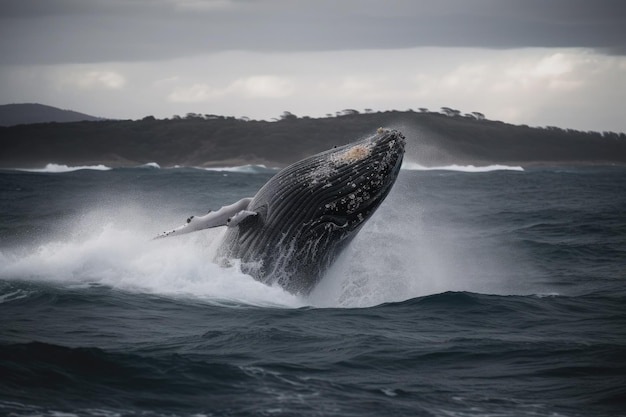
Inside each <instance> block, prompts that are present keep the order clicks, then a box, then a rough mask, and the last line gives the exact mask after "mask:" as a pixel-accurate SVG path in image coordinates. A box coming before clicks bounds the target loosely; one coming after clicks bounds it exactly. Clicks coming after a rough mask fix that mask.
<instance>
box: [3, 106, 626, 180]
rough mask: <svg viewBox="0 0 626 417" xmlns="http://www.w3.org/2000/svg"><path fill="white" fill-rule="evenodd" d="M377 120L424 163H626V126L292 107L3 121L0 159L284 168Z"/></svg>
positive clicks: (371, 127)
mask: <svg viewBox="0 0 626 417" xmlns="http://www.w3.org/2000/svg"><path fill="white" fill-rule="evenodd" d="M378 127H387V128H397V129H399V130H401V131H402V132H403V133H404V134H405V136H406V137H407V142H408V144H407V151H406V156H405V159H406V160H408V161H411V162H415V163H419V164H421V165H424V166H441V165H449V164H463V165H465V164H474V165H489V164H509V165H522V166H528V165H536V164H547V165H580V164H585V165H586V164H620V165H626V135H625V134H624V133H612V132H602V133H600V132H580V131H576V130H571V129H568V130H565V129H560V128H556V127H545V128H538V127H529V126H518V125H511V124H507V123H503V122H499V121H493V120H487V119H485V118H484V116H482V115H481V114H478V115H474V116H472V115H465V116H462V115H459V114H456V113H450V114H441V113H435V112H426V111H420V112H415V111H405V112H399V111H386V112H377V113H373V112H370V113H358V112H356V111H351V112H344V114H341V115H338V116H337V117H326V118H317V119H315V118H309V117H296V116H295V115H293V114H291V113H289V112H285V115H283V116H282V117H281V120H278V121H273V122H269V121H257V120H247V119H236V118H234V117H224V116H215V115H204V116H202V115H198V114H193V113H190V114H188V115H187V117H185V118H181V117H174V118H172V119H164V120H159V119H155V118H154V117H152V116H148V117H145V118H144V119H142V120H134V121H133V120H106V121H99V122H74V123H40V124H31V125H19V126H12V127H0V168H26V167H43V166H45V165H46V164H47V163H59V164H67V165H89V164H105V165H108V166H133V165H141V164H145V163H148V162H156V163H158V164H159V165H161V166H162V167H169V166H175V165H181V166H234V165H244V164H265V165H267V166H272V167H280V166H285V165H287V164H289V163H291V162H294V161H297V160H298V159H301V158H304V157H306V156H309V155H311V154H313V153H316V152H319V151H322V150H325V149H329V148H332V147H333V146H335V145H342V144H345V143H348V142H351V141H354V140H356V139H359V138H361V137H363V136H365V135H371V134H373V133H374V132H375V131H376V129H377V128H378Z"/></svg>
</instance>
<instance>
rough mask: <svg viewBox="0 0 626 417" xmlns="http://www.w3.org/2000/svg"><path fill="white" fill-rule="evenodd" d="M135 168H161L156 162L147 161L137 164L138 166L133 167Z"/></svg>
mask: <svg viewBox="0 0 626 417" xmlns="http://www.w3.org/2000/svg"><path fill="white" fill-rule="evenodd" d="M135 168H150V169H153V168H154V169H161V165H159V164H157V163H156V162H148V163H146V164H143V165H139V166H138V167H135Z"/></svg>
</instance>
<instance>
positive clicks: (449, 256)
mask: <svg viewBox="0 0 626 417" xmlns="http://www.w3.org/2000/svg"><path fill="white" fill-rule="evenodd" d="M406 186H414V184H406V183H403V182H402V181H400V183H399V184H396V188H394V190H392V192H391V194H390V195H389V197H388V198H387V200H386V201H385V202H384V203H383V204H382V205H381V207H380V209H379V210H378V211H377V212H376V213H375V214H374V216H373V217H372V218H371V219H370V221H369V222H368V223H367V224H366V225H365V227H364V228H363V230H361V232H360V233H359V234H358V235H357V236H356V238H355V239H354V240H353V241H352V243H351V244H350V246H349V247H348V248H347V249H346V250H345V251H344V252H343V253H342V255H341V256H340V258H339V259H338V260H337V262H336V263H335V264H334V265H333V266H332V267H331V269H330V270H329V271H328V273H327V275H326V276H325V277H324V279H323V280H322V281H321V283H320V284H319V285H318V286H317V287H316V288H315V289H314V291H313V293H312V294H311V295H310V298H309V300H308V301H309V302H310V303H311V304H312V305H314V306H317V307H343V308H363V307H371V306H375V305H379V304H383V303H389V302H400V301H405V300H408V299H412V298H416V297H422V296H427V295H432V294H439V293H443V292H447V291H468V292H475V293H482V294H498V295H511V294H528V293H534V292H535V291H534V289H533V288H530V287H527V286H526V285H527V284H521V282H522V281H524V280H523V279H520V278H521V277H524V276H525V275H527V274H528V270H529V269H528V265H527V264H526V263H525V262H524V261H523V259H522V257H521V256H520V254H519V253H518V252H517V251H516V249H515V248H514V247H511V246H509V245H504V244H502V242H499V241H498V240H497V239H496V238H484V236H481V231H480V230H473V229H472V225H466V224H452V223H448V222H447V221H445V220H441V219H439V220H434V219H432V218H431V217H430V216H429V213H430V212H431V211H432V210H433V209H432V208H429V209H428V210H426V209H425V208H423V207H420V206H419V205H417V206H416V203H415V201H413V200H410V198H408V197H406V196H407V195H408V194H410V193H408V192H407V191H406V190H403V188H404V187H406ZM528 285H532V284H528Z"/></svg>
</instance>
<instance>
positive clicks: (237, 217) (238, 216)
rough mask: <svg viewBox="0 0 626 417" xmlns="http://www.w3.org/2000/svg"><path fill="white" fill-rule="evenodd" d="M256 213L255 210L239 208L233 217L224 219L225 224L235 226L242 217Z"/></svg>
mask: <svg viewBox="0 0 626 417" xmlns="http://www.w3.org/2000/svg"><path fill="white" fill-rule="evenodd" d="M257 214H258V213H257V212H256V211H250V210H241V211H240V212H239V213H237V214H235V215H234V216H233V217H231V218H229V219H228V220H226V225H227V226H228V227H235V226H237V225H238V224H239V223H241V222H242V221H243V220H244V219H247V218H248V217H250V216H256V215H257Z"/></svg>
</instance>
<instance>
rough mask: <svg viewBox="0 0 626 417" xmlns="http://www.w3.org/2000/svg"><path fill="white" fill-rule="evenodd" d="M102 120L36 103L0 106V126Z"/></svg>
mask: <svg viewBox="0 0 626 417" xmlns="http://www.w3.org/2000/svg"><path fill="white" fill-rule="evenodd" d="M96 120H102V119H101V118H99V117H95V116H90V115H88V114H83V113H78V112H75V111H71V110H61V109H58V108H56V107H52V106H45V105H43V104H36V103H24V104H5V105H0V126H15V125H25V124H33V123H49V122H57V123H67V122H82V121H96Z"/></svg>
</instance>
